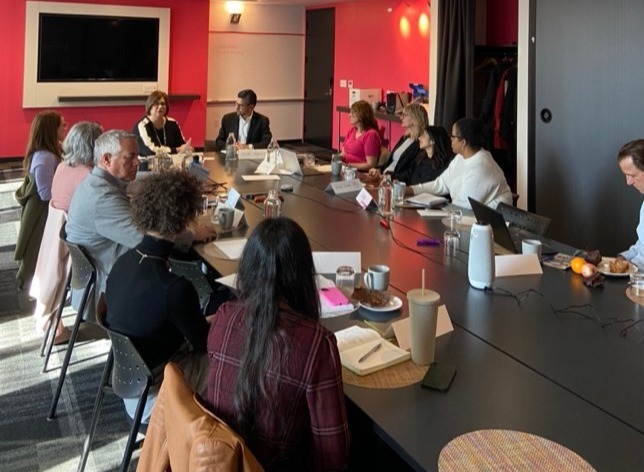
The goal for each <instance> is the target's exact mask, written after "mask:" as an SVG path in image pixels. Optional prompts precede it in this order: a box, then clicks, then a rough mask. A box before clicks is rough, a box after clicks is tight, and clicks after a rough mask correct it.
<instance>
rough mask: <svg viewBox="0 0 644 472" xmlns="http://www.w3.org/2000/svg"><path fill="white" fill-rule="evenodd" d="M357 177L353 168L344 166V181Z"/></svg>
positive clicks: (356, 172)
mask: <svg viewBox="0 0 644 472" xmlns="http://www.w3.org/2000/svg"><path fill="white" fill-rule="evenodd" d="M357 175H358V171H357V170H356V168H355V167H351V166H344V180H353V179H355V178H356V176H357Z"/></svg>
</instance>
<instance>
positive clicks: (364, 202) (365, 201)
mask: <svg viewBox="0 0 644 472" xmlns="http://www.w3.org/2000/svg"><path fill="white" fill-rule="evenodd" d="M356 201H357V202H358V204H359V205H360V206H361V207H362V209H363V210H364V209H366V208H367V207H368V206H369V204H370V203H371V202H372V201H373V197H372V196H371V194H370V193H369V192H368V191H367V189H366V188H363V189H362V190H360V193H359V194H358V196H357V197H356Z"/></svg>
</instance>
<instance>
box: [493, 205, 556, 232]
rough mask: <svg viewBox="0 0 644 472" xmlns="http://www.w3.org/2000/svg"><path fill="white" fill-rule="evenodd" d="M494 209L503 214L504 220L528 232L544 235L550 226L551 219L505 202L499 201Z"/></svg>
mask: <svg viewBox="0 0 644 472" xmlns="http://www.w3.org/2000/svg"><path fill="white" fill-rule="evenodd" d="M496 210H497V211H498V212H499V213H501V214H502V215H503V218H505V221H507V222H508V223H510V224H511V225H513V226H516V227H517V228H520V229H523V230H525V231H529V232H530V233H534V234H537V235H539V236H545V235H546V233H547V232H548V228H550V222H551V220H550V218H546V217H545V216H541V215H537V214H536V213H532V212H529V211H525V210H521V209H520V208H516V207H513V206H511V205H508V204H506V203H499V205H498V206H497V207H496Z"/></svg>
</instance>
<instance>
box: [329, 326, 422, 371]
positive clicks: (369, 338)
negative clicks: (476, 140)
mask: <svg viewBox="0 0 644 472" xmlns="http://www.w3.org/2000/svg"><path fill="white" fill-rule="evenodd" d="M335 337H336V339H337V340H338V351H340V362H341V363H342V365H343V366H344V367H346V368H347V369H349V370H351V371H353V372H355V373H356V374H358V375H367V374H371V373H373V372H377V371H379V370H382V369H385V368H387V367H390V366H392V365H396V364H400V363H401V362H405V361H406V360H408V359H409V358H410V357H411V355H410V353H409V352H408V351H405V350H403V349H400V348H399V347H398V346H396V345H394V344H392V343H390V342H389V341H387V340H386V339H383V338H382V337H380V335H379V334H378V333H377V332H376V331H374V330H373V329H368V328H361V327H360V326H351V327H350V328H346V329H343V330H341V331H337V332H336V333H335ZM378 343H380V344H381V345H380V347H379V348H378V349H377V350H376V351H375V352H373V353H372V354H371V355H369V356H368V357H367V358H366V359H364V360H363V361H362V362H359V360H360V359H361V358H363V357H364V356H365V354H367V353H368V352H370V351H371V350H372V349H373V348H374V347H375V346H376V345H377V344H378Z"/></svg>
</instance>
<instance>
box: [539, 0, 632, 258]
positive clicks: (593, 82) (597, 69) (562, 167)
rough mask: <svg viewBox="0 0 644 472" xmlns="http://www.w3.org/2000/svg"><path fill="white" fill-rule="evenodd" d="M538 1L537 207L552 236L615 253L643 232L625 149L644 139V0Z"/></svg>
mask: <svg viewBox="0 0 644 472" xmlns="http://www.w3.org/2000/svg"><path fill="white" fill-rule="evenodd" d="M532 2H533V5H532V6H533V9H532V14H533V15H534V18H533V19H532V21H531V24H532V29H531V31H532V32H533V35H534V37H535V41H534V49H533V52H532V54H533V57H534V90H533V91H532V90H531V92H530V93H534V110H533V111H532V113H531V114H530V117H531V125H532V126H533V128H532V129H533V130H534V138H535V139H534V141H535V145H534V155H533V156H530V158H531V159H532V162H531V163H532V164H533V165H534V181H533V185H532V186H531V187H532V188H531V191H533V192H534V193H531V195H533V196H534V210H535V211H536V212H537V213H539V214H541V215H544V216H547V217H549V218H552V225H551V229H550V231H549V233H548V235H549V236H551V237H553V238H556V239H559V240H561V241H563V242H566V243H569V244H571V245H573V246H576V247H579V248H582V249H583V248H586V247H590V248H598V249H600V250H601V251H602V253H603V254H604V255H606V256H612V255H615V254H616V253H617V252H618V251H622V250H625V249H627V248H628V247H629V246H630V245H631V244H633V243H634V242H635V240H636V239H637V236H636V234H635V229H636V227H637V222H638V217H639V211H638V210H639V206H640V205H641V203H642V196H641V195H640V194H639V193H638V192H637V191H636V190H635V189H634V188H631V187H627V186H626V184H625V179H624V177H623V176H622V174H621V172H620V171H619V168H618V166H617V152H618V150H619V148H620V147H621V146H622V145H623V144H624V143H626V142H628V141H630V140H632V139H636V138H642V137H644V127H643V123H644V106H642V101H641V99H640V98H641V96H642V77H644V48H642V44H644V28H642V25H641V23H642V18H644V2H642V1H641V0H613V1H611V2H607V1H605V0H566V1H565V2H562V1H561V0H538V1H536V3H535V0H532Z"/></svg>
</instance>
